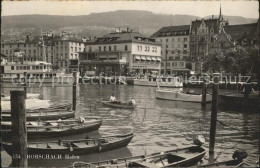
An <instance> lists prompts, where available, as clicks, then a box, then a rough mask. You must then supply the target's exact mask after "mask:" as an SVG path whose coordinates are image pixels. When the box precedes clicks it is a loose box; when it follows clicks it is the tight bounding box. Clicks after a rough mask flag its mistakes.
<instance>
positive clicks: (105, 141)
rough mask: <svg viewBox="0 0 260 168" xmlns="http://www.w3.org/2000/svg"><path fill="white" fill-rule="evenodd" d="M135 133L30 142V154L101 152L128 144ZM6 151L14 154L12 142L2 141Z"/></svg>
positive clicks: (62, 154) (84, 153)
mask: <svg viewBox="0 0 260 168" xmlns="http://www.w3.org/2000/svg"><path fill="white" fill-rule="evenodd" d="M133 137H134V135H133V134H125V135H115V136H108V137H101V138H87V139H80V140H61V139H59V140H57V141H51V142H29V143H28V147H27V150H28V154H29V155H33V154H37V155H43V154H47V155H54V154H55V155H60V156H62V157H64V156H65V155H87V154H91V153H99V152H104V151H109V150H114V149H117V148H121V147H125V146H127V145H128V144H129V143H130V141H131V140H132V138H133ZM2 145H3V147H4V149H5V151H6V152H7V153H8V154H9V155H10V156H12V154H13V153H14V151H13V149H12V144H11V143H8V142H2Z"/></svg>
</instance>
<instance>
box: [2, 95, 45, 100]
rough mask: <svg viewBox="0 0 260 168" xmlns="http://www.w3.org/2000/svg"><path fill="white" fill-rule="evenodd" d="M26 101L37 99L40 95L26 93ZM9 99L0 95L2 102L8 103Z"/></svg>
mask: <svg viewBox="0 0 260 168" xmlns="http://www.w3.org/2000/svg"><path fill="white" fill-rule="evenodd" d="M26 96H27V99H38V98H39V97H40V94H38V93H27V95H26ZM10 99H11V97H10V96H7V95H1V100H2V101H10Z"/></svg>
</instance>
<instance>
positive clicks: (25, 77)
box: [23, 72, 27, 99]
mask: <svg viewBox="0 0 260 168" xmlns="http://www.w3.org/2000/svg"><path fill="white" fill-rule="evenodd" d="M23 76H24V84H23V86H24V87H23V90H24V92H25V93H24V98H25V99H27V72H24V75H23Z"/></svg>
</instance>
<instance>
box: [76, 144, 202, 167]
mask: <svg viewBox="0 0 260 168" xmlns="http://www.w3.org/2000/svg"><path fill="white" fill-rule="evenodd" d="M205 154H206V151H205V149H203V148H202V147H200V146H194V145H192V146H189V147H185V148H180V149H173V150H168V151H164V152H157V153H152V154H150V155H140V156H132V157H127V158H119V159H113V160H105V161H99V162H92V163H82V162H75V163H74V164H73V167H81V168H83V167H151V168H157V167H188V166H195V165H196V164H197V163H198V162H199V161H200V160H201V159H202V158H203V157H204V155H205Z"/></svg>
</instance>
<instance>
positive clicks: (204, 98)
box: [201, 76, 207, 106]
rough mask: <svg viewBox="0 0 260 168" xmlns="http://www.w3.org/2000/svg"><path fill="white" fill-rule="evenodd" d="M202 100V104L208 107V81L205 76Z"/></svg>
mask: <svg viewBox="0 0 260 168" xmlns="http://www.w3.org/2000/svg"><path fill="white" fill-rule="evenodd" d="M201 94H202V97H201V98H202V100H201V104H202V105H203V106H205V105H206V102H207V96H206V95H207V84H206V79H205V76H204V77H203V85H202V93H201Z"/></svg>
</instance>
